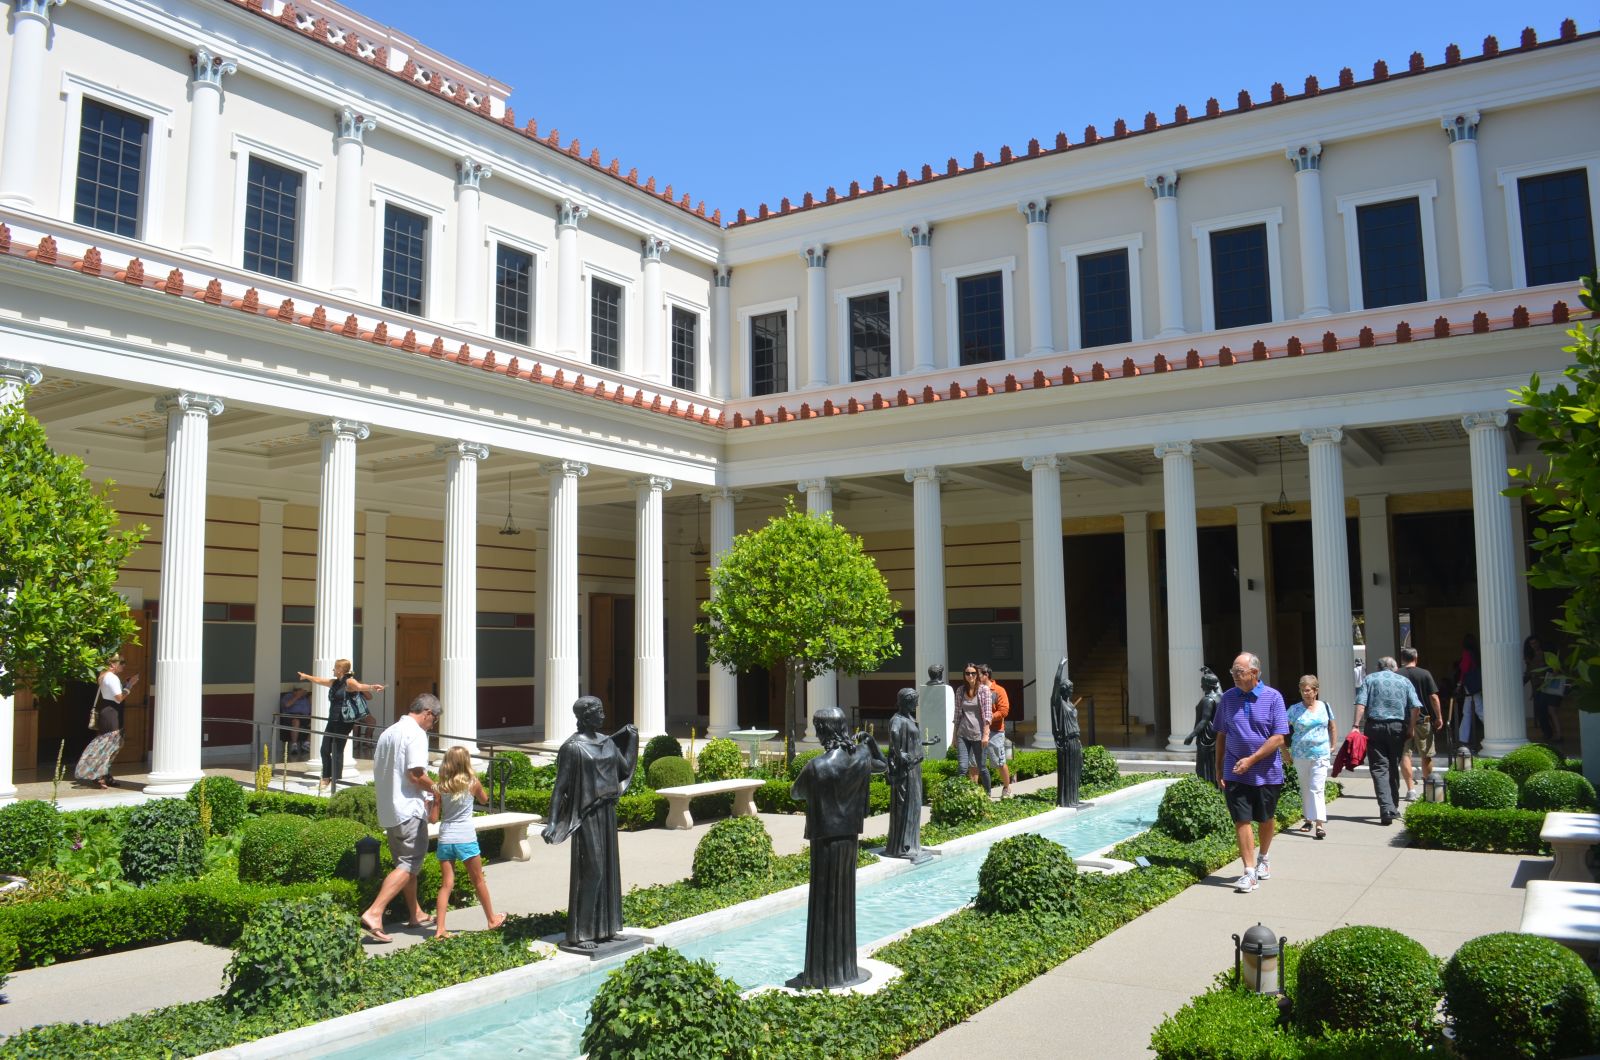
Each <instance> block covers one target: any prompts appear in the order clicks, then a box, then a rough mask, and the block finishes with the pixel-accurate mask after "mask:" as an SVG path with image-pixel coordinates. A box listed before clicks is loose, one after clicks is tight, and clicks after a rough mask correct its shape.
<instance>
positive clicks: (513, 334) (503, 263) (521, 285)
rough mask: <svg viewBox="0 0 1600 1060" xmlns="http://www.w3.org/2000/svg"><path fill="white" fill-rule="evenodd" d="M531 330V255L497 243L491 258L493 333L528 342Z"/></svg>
mask: <svg viewBox="0 0 1600 1060" xmlns="http://www.w3.org/2000/svg"><path fill="white" fill-rule="evenodd" d="M532 331H533V255H532V254H529V253H528V252H526V251H523V250H518V249H517V248H516V247H508V246H506V245H505V244H503V243H502V244H500V245H499V246H498V247H497V248H496V249H495V259H494V334H495V338H499V339H505V340H506V341H507V342H520V343H522V345H524V346H530V345H532V343H531V342H530V341H529V339H530V335H531V333H532Z"/></svg>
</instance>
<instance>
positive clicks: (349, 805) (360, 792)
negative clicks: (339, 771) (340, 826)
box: [327, 784, 382, 832]
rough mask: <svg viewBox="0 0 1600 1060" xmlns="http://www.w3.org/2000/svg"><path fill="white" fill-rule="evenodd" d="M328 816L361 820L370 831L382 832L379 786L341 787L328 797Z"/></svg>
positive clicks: (358, 785)
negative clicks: (379, 810) (379, 814)
mask: <svg viewBox="0 0 1600 1060" xmlns="http://www.w3.org/2000/svg"><path fill="white" fill-rule="evenodd" d="M327 816H328V817H342V818H344V819H345V820H347V821H359V822H361V824H362V825H364V826H365V827H366V828H367V829H368V830H369V831H373V832H381V831H382V829H381V828H379V827H378V786H377V785H376V784H357V785H356V786H355V787H353V788H340V789H339V790H338V791H336V792H334V793H333V795H332V797H330V798H329V799H328V812H327Z"/></svg>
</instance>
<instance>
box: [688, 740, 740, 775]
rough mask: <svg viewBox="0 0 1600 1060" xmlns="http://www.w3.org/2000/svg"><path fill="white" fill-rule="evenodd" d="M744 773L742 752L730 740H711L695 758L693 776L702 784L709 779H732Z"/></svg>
mask: <svg viewBox="0 0 1600 1060" xmlns="http://www.w3.org/2000/svg"><path fill="white" fill-rule="evenodd" d="M743 775H744V754H743V753H742V752H741V751H740V750H739V745H738V744H736V743H734V742H733V741H732V740H726V739H723V740H711V741H708V742H707V743H706V745H705V746H704V747H702V748H701V749H700V754H699V756H698V757H697V758H696V759H695V770H694V777H695V779H696V780H698V781H700V782H701V783H702V784H704V783H706V782H707V781H711V780H732V779H734V778H735V777H739V776H743Z"/></svg>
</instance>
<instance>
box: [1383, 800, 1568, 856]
mask: <svg viewBox="0 0 1600 1060" xmlns="http://www.w3.org/2000/svg"><path fill="white" fill-rule="evenodd" d="M1543 827H1544V814H1543V813H1540V812H1538V811H1535V810H1465V809H1462V808H1461V807H1459V806H1451V805H1449V804H1448V803H1440V802H1414V803H1412V804H1411V805H1410V806H1408V807H1406V833H1407V834H1408V835H1409V836H1410V838H1411V844H1412V845H1413V846H1418V847H1428V848H1431V849H1434V850H1471V851H1476V852H1479V853H1485V854H1548V853H1550V848H1549V847H1548V846H1546V845H1545V844H1544V842H1543V841H1542V840H1541V839H1540V838H1539V831H1540V829H1542V828H1543Z"/></svg>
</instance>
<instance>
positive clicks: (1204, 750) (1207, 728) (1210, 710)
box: [1183, 666, 1222, 784]
mask: <svg viewBox="0 0 1600 1060" xmlns="http://www.w3.org/2000/svg"><path fill="white" fill-rule="evenodd" d="M1221 689H1222V682H1221V681H1219V680H1217V675H1216V674H1214V673H1212V672H1211V667H1209V666H1202V667H1200V700H1199V702H1197V703H1195V705H1194V728H1193V729H1191V730H1189V735H1188V736H1185V737H1184V738H1183V742H1184V745H1185V746H1187V745H1188V744H1190V743H1193V742H1195V741H1199V743H1198V745H1197V746H1196V747H1195V750H1194V771H1195V774H1196V775H1197V776H1199V778H1200V779H1201V780H1203V781H1205V782H1206V783H1207V784H1215V783H1216V782H1217V730H1216V728H1215V727H1214V726H1213V725H1212V723H1211V719H1212V718H1213V717H1215V716H1216V713H1217V701H1218V700H1220V699H1221V698H1222V692H1221Z"/></svg>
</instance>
